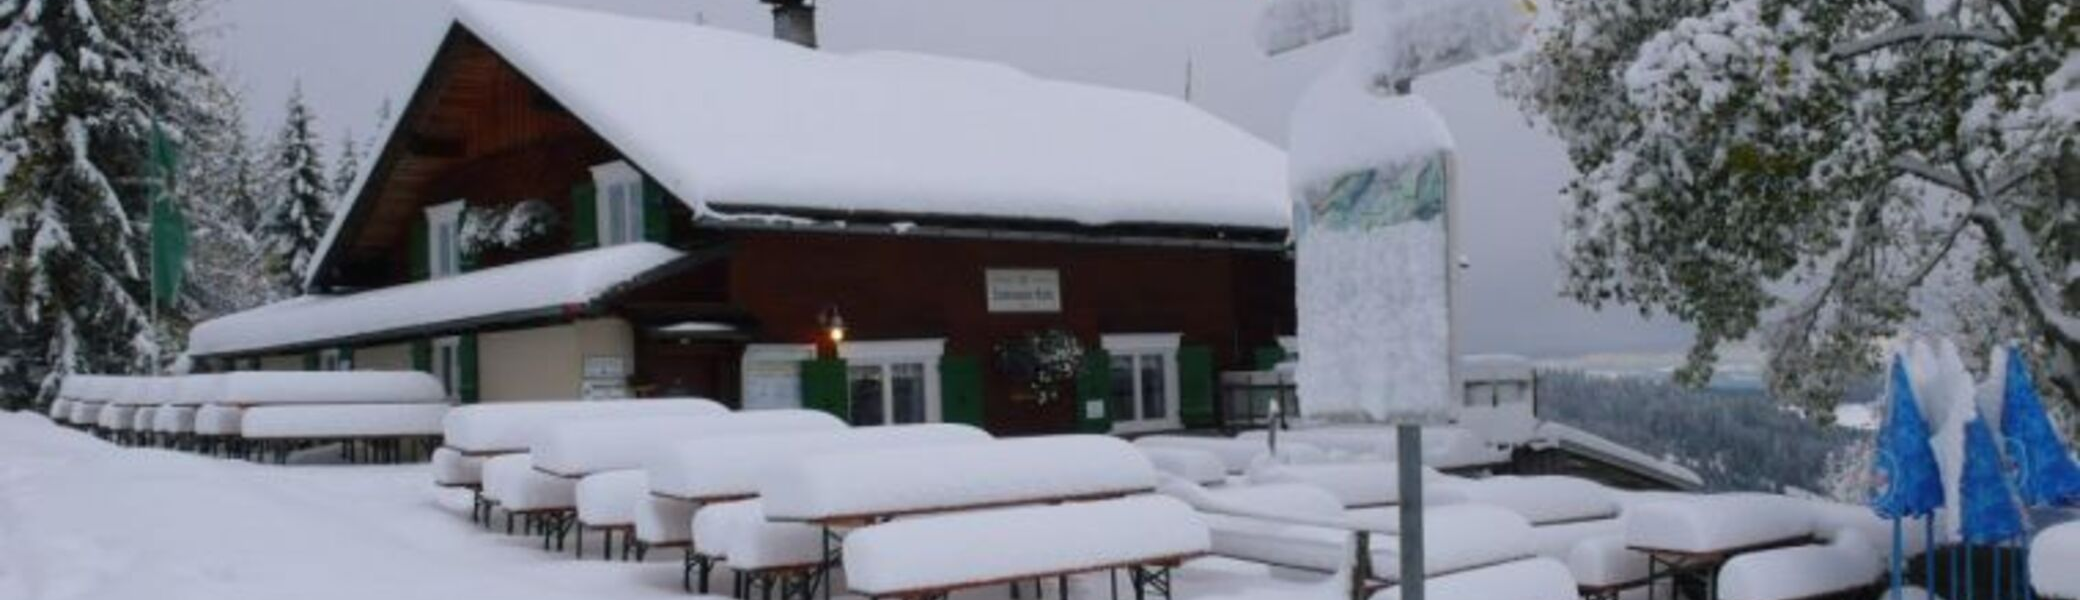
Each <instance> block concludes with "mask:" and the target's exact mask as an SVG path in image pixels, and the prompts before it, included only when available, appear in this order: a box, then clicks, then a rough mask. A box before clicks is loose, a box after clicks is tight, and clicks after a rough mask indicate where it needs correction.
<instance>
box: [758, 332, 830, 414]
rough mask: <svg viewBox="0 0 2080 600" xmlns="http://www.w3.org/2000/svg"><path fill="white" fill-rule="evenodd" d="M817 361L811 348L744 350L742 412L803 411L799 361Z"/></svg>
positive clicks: (775, 346) (782, 346)
mask: <svg viewBox="0 0 2080 600" xmlns="http://www.w3.org/2000/svg"><path fill="white" fill-rule="evenodd" d="M813 358H816V346H815V345H814V344H747V345H745V346H744V367H743V373H744V376H743V377H742V380H743V385H744V396H743V398H744V410H766V409H776V408H801V407H802V361H806V360H810V359H813Z"/></svg>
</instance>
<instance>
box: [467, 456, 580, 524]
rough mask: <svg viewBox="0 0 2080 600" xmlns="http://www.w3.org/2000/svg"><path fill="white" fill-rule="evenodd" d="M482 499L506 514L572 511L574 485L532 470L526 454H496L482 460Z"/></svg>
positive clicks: (574, 505)
mask: <svg viewBox="0 0 2080 600" xmlns="http://www.w3.org/2000/svg"><path fill="white" fill-rule="evenodd" d="M484 497H486V498H490V499H492V500H496V501H497V502H498V505H499V507H500V508H504V509H506V510H510V511H529V510H542V509H552V508H575V507H576V505H577V503H578V484H577V482H576V481H572V480H569V479H564V478H562V477H557V476H554V475H549V474H546V473H542V472H540V471H536V470H534V463H533V462H532V457H530V456H529V455H528V454H526V453H513V454H500V455H498V456H493V457H491V458H490V459H489V460H485V461H484Z"/></svg>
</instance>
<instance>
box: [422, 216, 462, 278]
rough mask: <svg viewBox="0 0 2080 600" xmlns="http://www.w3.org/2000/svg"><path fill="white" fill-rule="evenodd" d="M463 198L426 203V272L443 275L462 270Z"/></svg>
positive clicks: (432, 274)
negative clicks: (429, 204)
mask: <svg viewBox="0 0 2080 600" xmlns="http://www.w3.org/2000/svg"><path fill="white" fill-rule="evenodd" d="M462 206H463V202H462V201H461V200H456V201H453V202H448V203H445V204H436V205H433V206H428V207H426V275H427V277H429V278H440V277H447V276H449V275H454V274H456V273H461V272H462Z"/></svg>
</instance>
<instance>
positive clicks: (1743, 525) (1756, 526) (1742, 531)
mask: <svg viewBox="0 0 2080 600" xmlns="http://www.w3.org/2000/svg"><path fill="white" fill-rule="evenodd" d="M1812 532H1813V516H1812V513H1811V512H1810V511H1809V510H1806V507H1805V506H1802V505H1801V503H1800V502H1799V501H1798V500H1795V499H1792V498H1787V497H1783V496H1773V495H1768V494H1722V495H1715V496H1695V497H1690V498H1688V499H1684V500H1678V501H1673V502H1654V503H1648V504H1642V505H1638V506H1635V507H1632V508H1631V509H1629V510H1627V511H1626V512H1625V544H1626V545H1628V546H1632V547H1635V548H1651V549H1655V550H1669V551H1676V552H1717V551H1721V550H1732V549H1737V548H1745V547H1751V546H1757V545H1763V544H1770V543H1776V542H1783V541H1787V540H1794V539H1798V538H1804V537H1808V536H1811V535H1812Z"/></svg>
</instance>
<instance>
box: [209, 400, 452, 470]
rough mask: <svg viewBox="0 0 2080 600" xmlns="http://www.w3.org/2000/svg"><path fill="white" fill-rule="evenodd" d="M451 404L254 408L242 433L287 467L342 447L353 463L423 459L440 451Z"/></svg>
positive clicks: (247, 411)
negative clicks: (295, 458)
mask: <svg viewBox="0 0 2080 600" xmlns="http://www.w3.org/2000/svg"><path fill="white" fill-rule="evenodd" d="M450 408H452V407H450V406H449V405H448V404H447V403H445V402H441V403H415V404H392V403H375V404H283V405H266V406H254V407H251V408H247V409H245V411H244V413H243V414H242V415H240V422H239V432H240V435H241V436H243V437H244V438H245V439H246V440H247V441H248V442H250V443H253V444H255V445H256V446H257V447H258V448H259V449H260V450H261V451H262V452H263V454H269V453H271V454H272V455H273V457H274V458H275V461H276V462H284V461H286V460H287V458H288V454H289V452H291V451H293V450H295V449H296V448H299V447H304V446H309V445H313V444H328V443H337V444H340V448H341V452H342V453H343V454H344V455H345V456H346V458H347V460H349V461H358V460H359V459H361V458H364V457H365V458H368V459H370V460H374V461H377V462H396V461H399V460H404V459H405V458H407V457H410V458H412V459H417V457H419V456H421V455H423V454H424V453H425V451H426V450H428V449H430V448H432V447H434V446H436V445H438V444H437V440H439V439H440V435H441V418H442V417H443V416H445V415H447V414H448V410H449V409H450Z"/></svg>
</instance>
